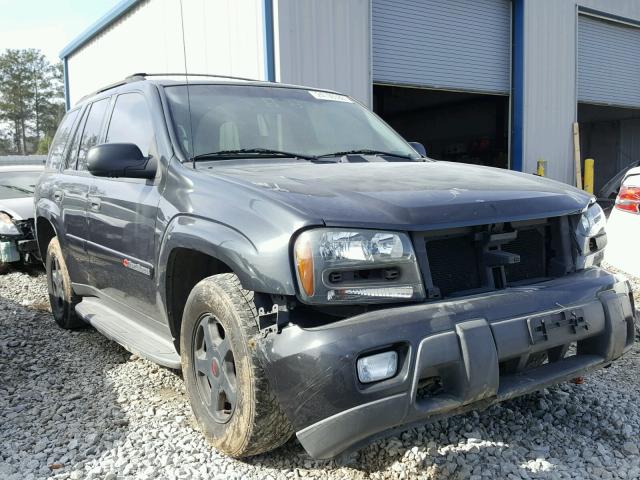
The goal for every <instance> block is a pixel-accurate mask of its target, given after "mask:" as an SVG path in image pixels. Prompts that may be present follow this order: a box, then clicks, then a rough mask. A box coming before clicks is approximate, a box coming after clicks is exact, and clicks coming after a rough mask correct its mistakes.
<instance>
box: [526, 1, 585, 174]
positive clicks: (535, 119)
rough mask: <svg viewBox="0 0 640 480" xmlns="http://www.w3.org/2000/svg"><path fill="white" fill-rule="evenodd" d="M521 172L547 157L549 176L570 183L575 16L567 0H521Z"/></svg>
mask: <svg viewBox="0 0 640 480" xmlns="http://www.w3.org/2000/svg"><path fill="white" fill-rule="evenodd" d="M524 8H525V11H524V34H525V37H524V106H523V114H524V118H523V133H524V135H523V152H524V158H523V171H525V172H535V170H536V162H537V160H538V159H540V158H542V159H545V160H547V162H548V163H547V175H548V176H549V177H551V178H554V179H556V180H561V181H563V182H573V179H574V173H573V172H574V167H573V137H572V125H573V122H574V120H575V110H576V103H575V68H576V61H575V21H576V20H575V17H576V5H575V3H574V2H573V1H568V0H561V1H559V0H525V2H524Z"/></svg>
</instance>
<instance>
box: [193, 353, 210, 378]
mask: <svg viewBox="0 0 640 480" xmlns="http://www.w3.org/2000/svg"><path fill="white" fill-rule="evenodd" d="M195 360H196V361H195V367H196V370H197V371H198V372H199V373H202V374H203V375H206V376H207V377H209V376H210V374H211V360H208V359H207V357H206V356H205V355H204V352H196V355H195Z"/></svg>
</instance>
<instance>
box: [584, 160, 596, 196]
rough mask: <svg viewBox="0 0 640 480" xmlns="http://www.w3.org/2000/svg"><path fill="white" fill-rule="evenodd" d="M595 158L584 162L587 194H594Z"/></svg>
mask: <svg viewBox="0 0 640 480" xmlns="http://www.w3.org/2000/svg"><path fill="white" fill-rule="evenodd" d="M594 163H595V162H594V160H593V158H587V159H585V161H584V189H585V191H586V192H589V193H593V167H594Z"/></svg>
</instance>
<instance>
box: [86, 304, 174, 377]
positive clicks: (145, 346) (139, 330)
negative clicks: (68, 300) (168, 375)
mask: <svg viewBox="0 0 640 480" xmlns="http://www.w3.org/2000/svg"><path fill="white" fill-rule="evenodd" d="M76 313H77V314H78V315H79V316H80V317H82V319H83V320H84V321H85V322H87V323H90V324H91V325H92V326H93V327H94V328H95V329H96V330H98V331H99V332H100V333H102V334H103V335H105V336H106V337H108V338H110V339H111V340H114V341H116V342H118V343H119V344H120V345H122V346H123V347H124V348H126V349H127V350H129V351H130V352H131V353H135V354H137V355H140V356H141V357H144V358H146V359H147V360H150V361H152V362H154V363H157V364H159V365H162V366H165V367H169V368H175V369H180V367H181V364H180V356H179V355H178V353H177V352H176V349H175V347H174V346H173V343H172V342H171V341H169V340H166V339H164V338H162V337H160V336H159V335H158V334H157V333H155V332H152V331H150V330H148V329H147V328H145V327H144V326H142V325H140V324H139V323H136V322H134V321H132V320H130V319H129V318H127V317H125V316H124V315H122V314H120V313H118V312H116V311H115V310H113V309H111V308H109V307H107V306H105V305H103V303H102V302H101V301H100V300H99V299H97V298H95V297H85V298H84V299H83V300H82V301H81V302H80V303H78V304H77V305H76Z"/></svg>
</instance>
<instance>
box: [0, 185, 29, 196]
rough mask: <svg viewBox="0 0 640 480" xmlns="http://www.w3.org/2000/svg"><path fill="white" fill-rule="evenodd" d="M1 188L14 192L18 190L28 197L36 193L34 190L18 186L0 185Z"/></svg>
mask: <svg viewBox="0 0 640 480" xmlns="http://www.w3.org/2000/svg"><path fill="white" fill-rule="evenodd" d="M0 187H4V188H10V189H12V190H17V191H18V192H20V193H26V194H28V195H31V194H32V193H33V192H34V190H29V189H28V188H22V187H18V186H17V185H5V184H3V183H0Z"/></svg>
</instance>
